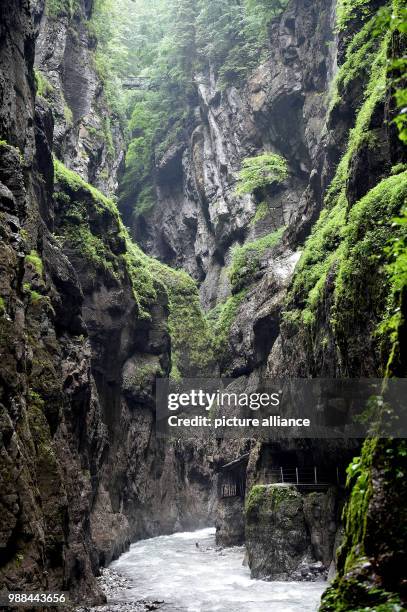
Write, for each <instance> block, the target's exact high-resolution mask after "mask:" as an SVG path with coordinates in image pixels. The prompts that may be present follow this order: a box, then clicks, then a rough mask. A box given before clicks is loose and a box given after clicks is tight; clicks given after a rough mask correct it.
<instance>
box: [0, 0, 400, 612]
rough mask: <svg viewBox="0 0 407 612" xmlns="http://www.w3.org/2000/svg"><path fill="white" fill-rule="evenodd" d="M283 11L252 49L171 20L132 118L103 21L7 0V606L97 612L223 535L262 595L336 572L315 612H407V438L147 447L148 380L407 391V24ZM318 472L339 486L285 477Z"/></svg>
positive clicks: (186, 15) (2, 160) (1, 42)
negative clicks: (215, 379) (264, 587)
mask: <svg viewBox="0 0 407 612" xmlns="http://www.w3.org/2000/svg"><path fill="white" fill-rule="evenodd" d="M123 1H124V0H123ZM125 4H126V3H125ZM127 4H128V6H129V7H130V5H133V3H132V2H129V3H127ZM164 4H165V3H163V7H164ZM226 4H227V5H228V3H226ZM229 4H232V3H229ZM236 4H237V5H238V6H243V5H244V6H246V3H239V2H238V3H236ZM253 4H254V5H256V6H257V8H255V10H256V11H257V13H256V14H258V16H259V17H261V16H262V15H265V13H264V12H262V11H263V8H264V6H265V5H266V4H267V3H265V2H262V0H258V1H257V0H256V2H254V3H253ZM271 4H273V9H272V15H268V16H267V18H266V17H265V18H264V23H263V22H262V24H261V27H262V29H261V31H262V32H263V39H262V41H261V53H260V52H259V49H258V48H257V47H256V45H260V42H258V40H257V38H256V40H254V38H253V31H252V30H251V29H250V27H249V26H250V23H251V22H250V21H248V26H247V29H246V30H245V32H246V33H245V34H244V36H243V34H239V33H233V32H232V34H233V35H232V34H230V36H229V38H225V41H223V40H221V42H222V46H221V49H218V47H217V44H215V43H216V42H219V40H220V39H219V37H220V34H219V32H217V30H216V27H217V24H220V23H224V21H222V19H221V18H213V19H212V13H210V11H211V10H214V11H215V10H216V11H222V10H223V9H222V6H223V4H222V3H219V2H215V1H214V0H213V1H211V2H207V3H206V4H205V3H204V5H205V6H204V7H203V4H202V3H201V2H198V3H195V2H188V1H187V0H177V1H176V2H173V3H172V4H171V7H172V8H171V11H174V13H173V14H172V13H170V15H173V16H172V18H170V19H169V22H170V23H172V24H173V26H172V27H173V28H175V35H176V36H178V39H177V40H180V41H181V43H180V45H179V46H178V47H177V48H176V53H178V55H177V56H176V58H175V59H171V57H172V56H171V57H170V59H169V60H168V69H167V68H165V70H167V72H166V74H167V75H168V79H167V80H163V78H162V74H159V70H161V69H162V63H161V64H160V65H158V64H157V65H156V64H155V63H154V62H155V61H156V60H150V59H149V58H150V56H149V55H148V54H146V57H145V58H144V59H143V61H145V62H150V65H149V69H150V73H151V76H150V80H149V81H148V82H147V80H146V81H141V82H140V80H137V79H134V77H135V76H137V75H127V77H128V78H126V79H124V78H123V79H122V80H123V87H124V88H128V91H130V92H132V91H133V94H132V95H134V98H130V100H131V101H132V102H131V103H132V104H133V106H134V111H133V116H132V118H131V120H130V121H129V122H127V123H126V121H124V120H123V116H122V113H121V109H120V108H119V107H115V106H114V98H112V95H111V90H112V80H111V79H112V70H113V73H114V69H115V66H116V64H115V63H114V61H113V60H114V58H113V59H112V61H111V62H110V72H108V71H107V72H106V71H105V72H104V71H103V66H101V58H102V59H103V60H104V61H105V63H108V60H107V59H106V58H109V57H110V56H109V53H112V51H111V49H110V48H109V46H108V45H107V44H106V37H104V34H103V31H102V29H101V26H100V24H101V23H102V24H103V22H104V21H108V18H107V15H108V12H104V11H107V9H106V7H105V3H104V2H96V3H94V2H93V1H92V0H73V1H68V0H66V1H65V0H16V1H15V2H14V3H13V6H10V3H9V2H8V1H7V0H0V131H1V133H0V139H1V140H0V207H1V208H0V215H1V243H0V251H1V253H0V267H1V277H0V296H1V297H0V352H1V364H0V382H1V394H0V439H1V447H0V457H1V459H0V490H1V498H0V507H1V516H2V518H1V520H0V577H1V580H0V586H5V587H6V588H8V589H12V588H14V587H15V585H18V586H19V588H21V589H24V590H27V591H28V590H41V589H47V590H68V591H70V593H71V596H72V598H73V599H74V600H77V601H88V602H89V601H94V602H95V603H97V602H101V601H103V594H102V593H101V592H100V590H99V587H98V586H97V583H96V580H95V575H96V574H97V571H98V567H99V566H100V565H104V564H107V563H109V562H110V560H111V559H112V558H114V557H116V556H117V555H119V554H120V553H121V552H122V551H123V550H124V549H125V548H126V546H127V545H128V544H129V543H130V541H134V540H135V539H139V538H142V537H148V536H152V535H158V534H161V533H171V532H173V531H176V530H181V529H189V528H191V529H192V528H196V527H199V526H205V525H209V524H212V523H213V522H214V521H215V514H216V522H217V526H218V537H219V538H220V539H221V540H222V538H223V544H225V545H229V544H234V543H237V542H242V541H243V540H244V538H245V537H246V540H247V549H248V562H249V565H250V568H251V571H252V575H253V576H255V577H258V576H267V577H271V578H272V579H276V578H284V579H285V578H292V579H303V578H304V577H305V578H306V575H307V573H308V574H310V577H311V578H312V576H314V577H315V576H316V575H317V574H320V573H322V574H323V573H324V572H325V573H327V570H328V567H329V566H330V564H331V560H332V558H334V560H335V562H336V563H334V565H335V564H336V570H337V576H336V578H335V580H334V582H333V583H332V584H331V585H330V586H329V588H328V590H327V591H326V593H325V595H324V597H323V602H322V606H321V610H324V611H331V610H343V611H346V610H358V609H362V608H363V609H368V610H369V609H371V610H373V609H375V610H386V611H387V610H394V609H401V607H399V608H397V607H396V608H394V607H391V606H401V605H402V603H401V602H402V601H404V600H403V598H405V596H406V595H405V591H403V589H405V579H406V577H405V567H407V563H406V561H407V560H406V552H405V540H406V538H405V535H406V534H405V531H404V530H403V525H406V524H407V521H406V507H407V506H406V499H407V496H406V490H405V487H406V485H405V482H406V479H405V469H406V466H405V461H406V456H407V449H406V445H405V441H398V440H392V441H389V440H387V441H386V440H370V441H368V442H365V443H364V444H363V445H362V447H361V448H360V447H358V446H354V445H353V444H347V445H343V444H340V443H338V442H335V441H324V442H323V441H308V442H307V441H293V440H292V441H286V442H281V444H279V445H272V444H264V443H255V441H252V440H242V441H235V442H231V441H229V442H226V441H218V440H209V441H205V440H202V441H201V442H200V443H199V444H195V443H192V442H191V443H190V444H189V443H185V442H181V441H179V442H171V443H169V442H163V441H160V440H158V439H156V437H155V424H154V384H155V379H156V377H167V376H169V375H171V376H172V377H187V376H202V377H205V376H217V375H219V374H222V375H227V376H231V377H233V378H235V379H236V384H237V385H238V386H239V388H242V389H245V388H253V387H254V388H255V387H256V385H258V384H260V383H261V382H262V381H263V380H265V379H266V378H269V377H277V378H278V377H326V378H336V377H345V378H349V377H350V378H357V377H385V376H399V377H404V376H406V367H407V366H406V364H407V360H406V337H407V334H406V329H405V315H406V272H405V270H406V267H405V260H406V235H405V214H406V208H405V207H406V194H407V171H406V168H407V166H406V161H407V160H406V149H405V142H406V138H407V137H406V133H405V121H404V118H405V115H404V117H403V114H400V113H401V109H402V107H403V100H404V99H405V98H403V95H404V96H405V89H404V88H405V82H404V81H403V72H405V36H406V33H405V17H406V15H405V9H404V7H403V5H402V3H400V2H398V0H393V2H387V3H386V2H385V1H383V0H364V1H358V2H353V3H351V2H348V1H347V0H340V1H339V2H338V3H337V4H336V3H335V2H329V1H322V0H313V1H309V0H289V1H288V2H283V1H282V2H276V3H275V5H276V6H274V3H271ZM250 5H251V3H250V2H248V3H247V6H248V7H250ZM277 5H278V6H277ZM123 6H124V4H123ZM126 6H127V5H126ZM165 6H166V5H165ZM204 9H205V10H206V13H205V10H204ZM126 10H127V9H126ZM128 10H130V8H129V9H128ZM131 10H136V9H135V8H134V7H133V8H131ZM165 10H167V9H165ZM247 10H248V11H249V8H248V9H247ZM164 13H165V11H164V12H163V14H164ZM112 14H113V13H112ZM213 14H214V15H215V14H216V13H215V12H214V13H213ZM174 15H175V16H178V17H179V16H180V15H182V16H183V18H182V19H181V18H178V19H174ZM218 17H219V15H218ZM220 17H222V15H220ZM160 18H161V17H160ZM230 23H231V26H230V27H231V28H232V26H233V21H230ZM191 24H192V25H193V26H194V27H191ZM214 24H215V25H214ZM263 26H264V27H263ZM202 31H203V32H204V34H205V35H204V36H203V35H202ZM231 31H232V30H231ZM259 31H260V30H259ZM191 32H194V33H195V35H194V36H195V37H191ZM172 34H174V32H173V31H169V34H168V35H172ZM213 36H215V39H214V40H215V43H214V44H213V45H212V47H210V48H209V47H208V48H207V47H205V44H206V42H205V41H211V40H212V39H211V37H213ZM216 37H217V38H216ZM239 37H240V38H239ZM157 44H158V43H157ZM253 45H254V46H253ZM153 55H154V54H153ZM157 57H158V56H157ZM160 57H162V56H160ZM137 61H138V60H137ZM157 61H158V60H157ZM151 62H152V64H151ZM171 62H175V63H173V64H171ZM112 66H113V68H112ZM141 67H142V66H141ZM144 67H145V66H144ZM157 74H158V76H159V78H158V77H157ZM113 76H114V74H113ZM116 76H117V75H116ZM121 76H122V75H120V78H121ZM117 78H118V81H117V82H120V78H119V77H117ZM154 79H155V80H154ZM174 92H175V93H174ZM403 92H404V93H403ZM404 105H405V104H404ZM165 106H166V107H167V108H164V107H165ZM167 111H168V112H167ZM170 111H171V113H172V115H171V116H169V115H168V113H169V112H170ZM119 211H120V212H119ZM122 219H123V220H122ZM242 456H243V457H244V460H243V461H238V463H239V470H238V472H239V476H238V477H237V478H234V477H233V479H232V480H233V482H232V480H231V481H230V482H229V481H228V483H227V485H228V486H234V487H235V489H233V491H232V489H230V488H229V489H227V490H226V489H225V488H224V489H223V493H222V495H221V496H220V497H221V501H220V503H219V504H218V510H217V513H216V512H215V505H216V493H217V490H219V491H221V487H222V486H223V485H225V483H223V485H222V482H221V479H222V477H224V476H222V469H221V467H222V466H225V465H226V466H227V465H228V464H229V468H226V472H227V471H228V469H230V464H231V462H233V461H234V460H236V459H238V458H239V457H242ZM353 457H356V458H355V459H353ZM349 464H350V466H349V467H348V469H347V484H346V489H345V487H344V484H345V479H346V476H345V474H346V468H347V466H348V465H349ZM235 465H236V464H235ZM320 465H324V466H325V467H326V469H327V470H328V471H329V472H330V474H331V475H332V474H333V476H332V478H330V481H329V484H332V487H331V488H329V489H328V490H327V491H322V492H321V491H313V492H311V493H306V492H304V491H301V490H298V488H297V487H296V482H294V483H290V482H289V483H287V482H285V483H281V482H280V481H279V479H278V478H276V477H275V475H276V470H277V472H278V471H279V470H281V469H284V468H286V469H290V470H295V469H297V470H298V469H299V470H301V469H303V470H306V469H310V468H311V469H313V468H314V466H320ZM338 466H339V468H340V473H341V475H342V476H341V478H342V480H341V482H339V484H340V488H339V491H340V492H338V486H337V485H338V482H337V481H335V475H336V469H337V468H338ZM233 469H234V468H233ZM232 471H233V470H232ZM223 472H225V467H224V468H223ZM219 474H220V476H219ZM280 474H281V471H280ZM283 476H284V474H283ZM217 480H219V482H217ZM227 491H228V492H229V493H234V495H229V494H228V495H225V493H226V492H227ZM342 508H343V511H342ZM341 516H343V521H342V524H343V529H342V526H341ZM287 521H288V523H289V524H288V527H287V525H286V528H284V526H283V525H284V524H285V523H287ZM284 529H285V530H284ZM342 531H343V537H342ZM289 533H291V534H294V535H293V538H292V540H291V544H292V546H293V550H295V554H290V555H282V554H281V548H282V542H283V541H286V540H287V534H289ZM341 540H342V545H341V547H340V548H339V552H338V553H335V551H336V550H337V548H338V545H339V543H340V541H341ZM304 559H308V565H304V564H303V565H301V564H302V561H303V560H304ZM318 563H319V565H318ZM315 564H317V565H315ZM380 606H381V607H380Z"/></svg>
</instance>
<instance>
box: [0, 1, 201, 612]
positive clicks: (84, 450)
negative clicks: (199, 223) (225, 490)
mask: <svg viewBox="0 0 407 612" xmlns="http://www.w3.org/2000/svg"><path fill="white" fill-rule="evenodd" d="M50 5H51V4H50ZM75 6H76V7H77V9H76V10H77V11H79V12H74V13H73V14H69V12H67V11H66V10H62V12H61V13H58V14H57V15H53V16H52V17H51V15H50V14H49V12H48V7H47V6H45V7H44V3H42V2H38V3H37V4H36V6H35V7H31V6H30V4H29V3H28V2H23V1H21V2H19V3H18V6H15V7H13V8H10V7H9V6H4V4H1V5H0V10H1V28H2V35H1V49H0V61H1V69H2V70H1V80H0V87H1V96H0V97H1V100H2V105H1V115H0V119H1V137H2V139H3V138H4V140H1V141H0V181H1V207H2V212H1V215H2V219H1V221H2V227H1V232H2V243H1V249H2V257H1V262H2V264H1V265H2V275H1V301H0V324H1V334H0V339H1V344H2V346H1V352H2V371H1V385H2V390H1V438H2V447H1V470H0V474H1V488H2V498H1V508H2V516H3V519H2V521H1V530H0V532H1V542H0V551H1V559H0V561H1V562H0V565H1V580H2V584H4V585H5V586H6V587H8V588H13V586H15V585H16V584H19V585H20V587H21V588H24V589H26V590H30V589H31V590H68V591H70V593H71V597H72V598H73V599H74V600H81V601H94V602H101V601H102V600H103V595H102V594H101V593H100V591H99V588H98V587H97V585H96V582H95V580H94V574H95V573H96V572H97V569H98V565H99V564H100V563H107V562H108V561H109V560H110V559H111V558H112V557H113V556H115V555H117V554H119V553H120V552H121V551H122V550H123V549H124V547H125V546H126V545H127V544H128V543H129V541H130V539H134V538H137V537H142V536H150V535H157V534H159V533H163V532H170V531H173V530H177V529H180V528H184V529H185V528H188V527H191V528H193V527H196V526H199V525H206V524H207V521H208V516H210V512H211V507H210V503H211V502H210V497H209V495H210V481H211V475H212V474H211V469H210V464H209V460H208V459H206V456H208V455H210V452H209V451H208V450H207V449H205V448H204V447H203V446H202V447H201V448H197V447H196V445H195V446H192V445H190V446H188V445H184V446H182V447H181V446H180V445H177V444H175V443H174V444H169V443H168V442H166V441H159V440H157V439H156V437H155V421H154V395H153V390H154V388H153V385H154V378H155V376H157V375H166V374H168V372H169V369H170V365H171V357H170V338H169V333H168V318H169V319H170V324H171V326H172V327H173V328H177V326H178V327H179V326H180V323H182V325H183V327H184V333H188V329H189V328H188V326H186V325H185V323H184V321H179V320H178V319H177V317H176V312H174V308H172V306H173V304H177V305H179V306H180V308H181V309H182V308H185V304H186V303H189V304H190V306H191V308H190V323H189V324H190V327H191V328H193V329H196V330H197V336H196V341H195V342H194V341H192V342H191V338H189V345H188V351H189V350H191V351H192V353H193V354H194V355H199V350H200V347H201V346H203V345H202V343H204V342H206V340H205V338H206V336H205V334H206V333H207V330H206V327H205V323H204V321H203V318H202V313H201V311H200V309H199V303H198V297H197V290H196V287H195V286H194V284H193V283H192V281H190V279H188V278H186V277H184V276H183V275H182V274H181V273H177V272H175V271H171V270H169V269H167V268H165V267H164V266H160V264H158V263H157V262H153V261H152V260H149V259H148V258H147V257H146V256H145V255H144V254H143V253H142V252H141V251H140V250H139V249H138V248H137V247H136V246H135V245H134V244H133V243H131V241H130V239H129V237H128V236H127V233H126V230H125V228H124V227H123V225H122V223H121V221H120V218H119V215H118V212H117V209H116V207H115V205H114V203H113V202H112V201H111V200H109V199H107V198H106V197H105V196H104V195H103V194H102V193H101V192H99V191H98V190H97V189H95V188H94V187H92V186H91V185H90V184H89V183H88V182H86V181H85V180H84V178H86V179H91V180H95V182H96V183H97V184H99V185H101V186H104V187H105V188H106V190H107V191H109V189H113V188H114V185H115V182H116V170H117V166H115V165H114V164H113V165H112V163H111V162H113V156H112V157H111V158H110V160H109V159H108V157H107V156H105V149H104V147H105V144H101V147H102V148H101V149H100V150H98V148H97V146H95V142H94V141H93V140H92V142H91V143H88V145H89V148H90V149H92V150H97V159H93V158H92V159H90V158H87V157H86V156H84V155H81V151H82V148H83V147H85V141H86V133H85V131H84V123H86V124H89V122H96V123H98V122H100V121H102V119H103V113H104V112H105V111H104V109H106V108H107V104H106V101H105V99H104V96H103V92H102V89H101V85H100V83H99V82H98V81H97V79H96V76H95V72H92V69H91V58H90V55H89V53H90V52H89V37H88V34H87V29H86V24H85V23H84V19H85V18H86V17H87V16H88V15H89V13H90V8H91V7H90V5H89V2H88V3H86V4H82V3H75ZM31 8H33V11H34V16H35V17H36V19H37V20H38V18H40V35H39V47H40V52H39V60H38V70H40V71H41V74H42V77H41V76H39V74H38V72H37V74H36V78H35V75H34V71H33V62H34V42H35V29H34V27H33V22H32V14H31V12H30V9H31ZM75 32H76V34H79V37H78V38H77V39H72V40H75V41H76V44H75V45H73V42H72V40H71V42H70V43H69V42H68V38H69V36H73V35H74V33H75ZM56 33H58V34H59V36H57V42H58V44H55V45H54V43H55V40H56V39H55V35H56ZM59 43H61V45H62V47H64V45H65V50H63V49H61V48H60V47H59ZM47 49H48V51H47ZM50 51H52V53H51V55H50V54H49V52H50ZM53 53H55V55H53ZM79 56H80V57H81V58H82V60H83V63H84V66H83V73H81V75H82V76H83V79H82V81H81V83H80V91H81V92H82V94H83V100H81V101H80V103H78V104H79V106H74V103H73V98H74V92H75V87H76V86H79V85H78V84H77V83H76V77H77V76H78V74H77V71H78V69H79V68H78V66H79V67H80V65H81V62H80V61H79V59H78V57H79ZM82 60H81V61H82ZM47 62H49V63H47ZM78 62H79V63H78ZM81 75H79V76H81ZM44 79H49V81H51V80H52V86H50V84H49V83H48V84H47V82H45V84H44ZM35 81H36V83H35ZM35 85H37V87H38V89H39V92H40V94H43V95H38V96H37V100H36V102H37V104H36V109H35V111H34V97H35ZM70 95H72V100H70V104H71V106H73V107H74V108H72V109H71V110H72V111H74V112H73V116H72V124H71V121H70V119H71V116H70V114H69V113H68V114H67V113H66V112H65V115H64V117H63V118H62V115H61V104H63V103H64V102H63V101H64V99H65V101H66V102H67V101H68V98H69V96H70ZM81 105H82V106H81ZM98 105H99V106H98ZM85 107H86V108H85ZM34 112H35V114H34ZM54 123H55V126H56V127H55V141H54ZM98 125H99V123H98ZM102 140H104V139H103V138H101V139H100V141H102ZM54 142H55V150H54ZM116 145H117V146H119V145H120V135H119V136H118V140H117V142H116ZM53 150H54V152H55V154H56V157H59V156H60V157H62V158H63V159H64V160H65V161H66V163H67V164H69V165H70V166H72V167H74V168H76V169H77V170H78V171H79V172H80V174H81V175H82V176H80V175H79V174H78V173H76V172H74V171H73V170H71V169H69V168H68V167H66V166H65V165H64V164H63V163H62V162H60V161H57V160H55V161H54V163H53V160H52V156H51V153H52V152H53ZM119 158H120V155H116V160H117V159H119ZM114 163H116V162H114ZM54 170H55V177H54ZM101 173H106V175H107V173H108V174H109V180H108V181H104V180H99V178H100V174H101ZM98 177H99V178H98ZM54 179H55V180H54ZM153 267H154V273H152V272H151V269H152V268H153ZM198 336H199V337H198ZM183 343H184V339H183V337H182V336H181V338H180V339H179V340H178V343H177V346H176V349H177V350H178V352H179V353H181V352H182V350H183V347H184V344H183ZM174 350H175V349H174ZM186 354H187V355H188V354H189V353H188V352H187V353H186ZM195 358H196V357H195ZM190 362H191V363H193V362H194V357H191V359H190V360H188V364H189V363H190ZM179 367H180V368H181V369H182V372H183V373H186V371H185V370H184V367H185V366H184V364H183V362H182V360H180V362H179Z"/></svg>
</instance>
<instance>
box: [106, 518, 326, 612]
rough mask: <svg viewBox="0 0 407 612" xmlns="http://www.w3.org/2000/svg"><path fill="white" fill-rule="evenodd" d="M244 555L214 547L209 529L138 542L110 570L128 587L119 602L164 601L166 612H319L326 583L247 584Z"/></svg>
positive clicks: (239, 549) (255, 581)
mask: <svg viewBox="0 0 407 612" xmlns="http://www.w3.org/2000/svg"><path fill="white" fill-rule="evenodd" d="M196 543H198V546H196ZM243 555H244V549H243V548H241V547H239V548H229V549H222V550H219V549H217V548H216V546H215V529H212V528H210V529H201V530H200V531H194V532H186V533H177V534H174V535H170V536H161V537H158V538H151V539H149V540H142V541H140V542H137V543H136V544H133V545H132V546H131V547H130V550H129V551H128V552H127V553H124V554H123V555H122V556H121V557H120V558H119V559H118V560H117V561H114V562H113V563H112V564H111V566H110V567H111V568H112V569H113V570H116V571H117V572H119V573H120V574H122V575H123V576H125V577H126V578H128V580H129V581H130V583H131V588H129V589H126V590H124V591H123V596H122V595H121V596H120V599H121V600H122V601H125V600H126V601H129V600H133V601H134V600H162V601H164V602H165V603H164V604H163V606H160V608H159V609H160V610H165V611H166V612H215V611H218V612H263V611H264V612H266V611H267V612H315V611H316V610H317V609H318V604H319V600H320V596H321V593H322V592H323V590H324V589H325V588H326V583H324V582H265V581H263V580H251V579H250V571H249V569H248V568H247V567H245V566H243V565H242V561H243Z"/></svg>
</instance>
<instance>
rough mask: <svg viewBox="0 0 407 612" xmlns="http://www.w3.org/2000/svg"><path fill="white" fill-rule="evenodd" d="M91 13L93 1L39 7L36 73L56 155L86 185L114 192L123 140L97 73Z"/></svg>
mask: <svg viewBox="0 0 407 612" xmlns="http://www.w3.org/2000/svg"><path fill="white" fill-rule="evenodd" d="M92 10H93V0H92V1H91V2H84V0H80V1H79V2H74V3H67V2H63V1H61V2H47V1H46V0H38V1H37V2H36V3H34V6H33V14H34V23H35V29H36V36H37V38H36V57H35V65H36V70H37V72H36V75H37V82H38V92H39V95H41V96H43V97H45V98H46V99H47V101H48V103H49V104H50V106H51V108H52V111H53V117H54V121H55V129H54V151H55V153H56V155H57V156H58V158H59V159H61V160H62V161H64V163H66V164H67V165H68V166H69V167H70V168H72V169H73V170H75V172H78V174H80V176H82V178H83V179H84V180H85V181H87V182H89V183H91V184H92V185H95V187H97V188H99V189H101V190H102V191H103V192H105V193H108V194H113V193H114V192H115V190H116V188H117V172H118V170H119V168H120V166H121V163H122V160H123V146H124V139H123V135H122V131H121V127H120V122H119V117H118V116H117V114H115V113H113V112H112V110H111V109H110V108H109V105H108V103H107V101H106V96H105V92H104V89H103V83H102V80H101V77H100V76H99V74H98V71H97V60H96V55H95V52H96V47H97V40H96V38H95V35H94V34H93V33H92V32H93V30H92V22H91V16H92Z"/></svg>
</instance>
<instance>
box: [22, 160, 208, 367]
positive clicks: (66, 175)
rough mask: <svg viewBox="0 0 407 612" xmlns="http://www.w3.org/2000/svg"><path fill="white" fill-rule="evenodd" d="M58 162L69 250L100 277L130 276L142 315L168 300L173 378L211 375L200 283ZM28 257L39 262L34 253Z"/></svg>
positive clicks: (118, 278) (64, 234)
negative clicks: (134, 233)
mask: <svg viewBox="0 0 407 612" xmlns="http://www.w3.org/2000/svg"><path fill="white" fill-rule="evenodd" d="M54 165H55V178H56V183H57V189H56V195H55V197H56V199H57V201H58V205H59V207H60V213H59V214H60V217H61V220H62V227H61V229H62V235H61V238H62V240H63V242H64V245H65V248H66V249H68V250H71V251H72V250H73V251H74V252H75V253H77V255H78V256H79V258H80V260H84V261H86V262H87V264H88V265H89V266H91V269H92V270H93V277H94V278H95V279H96V278H97V276H98V275H99V277H100V278H101V279H103V278H104V279H106V277H107V278H109V279H110V281H109V282H120V283H121V284H126V282H127V280H126V279H127V278H129V279H130V281H131V286H132V290H133V295H134V299H135V301H136V303H137V306H138V316H139V318H141V319H150V318H151V309H152V306H153V305H156V304H157V302H161V303H162V304H163V306H164V305H165V303H166V301H167V300H168V307H169V318H168V331H169V333H170V336H171V339H172V368H173V369H172V376H174V377H177V376H180V375H183V376H185V375H187V374H189V375H193V374H198V373H199V374H200V375H202V374H203V373H205V371H206V369H207V368H209V366H210V365H211V364H212V362H213V360H214V355H213V347H212V335H211V331H210V327H209V325H208V322H207V321H206V319H205V317H204V315H203V312H202V309H201V305H200V301H199V294H198V289H197V286H196V283H195V282H194V281H193V280H192V278H191V277H190V276H188V274H186V273H185V272H182V271H178V270H173V269H172V268H170V267H168V266H166V265H164V264H161V263H160V262H159V261H157V260H156V259H153V258H151V257H148V256H147V255H145V253H143V251H142V250H141V249H140V248H139V247H138V246H137V245H136V244H135V243H134V242H133V241H132V240H131V238H130V237H129V235H128V233H127V230H126V228H125V227H124V226H123V224H122V222H121V219H120V217H119V214H118V211H117V207H116V204H115V203H114V202H113V201H112V200H110V199H108V198H106V197H105V196H104V195H103V194H102V193H100V192H99V191H98V190H97V189H95V188H94V187H92V185H89V184H88V183H86V182H85V181H84V180H83V179H81V178H80V177H79V176H78V175H77V174H76V173H75V172H73V171H72V170H69V169H68V168H66V167H65V166H64V165H63V164H62V163H61V162H59V161H58V160H55V162H54ZM26 259H30V262H31V263H32V264H33V265H35V266H37V265H38V258H37V256H36V255H35V254H34V253H31V254H30V255H28V256H27V258H26ZM39 261H41V260H39Z"/></svg>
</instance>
